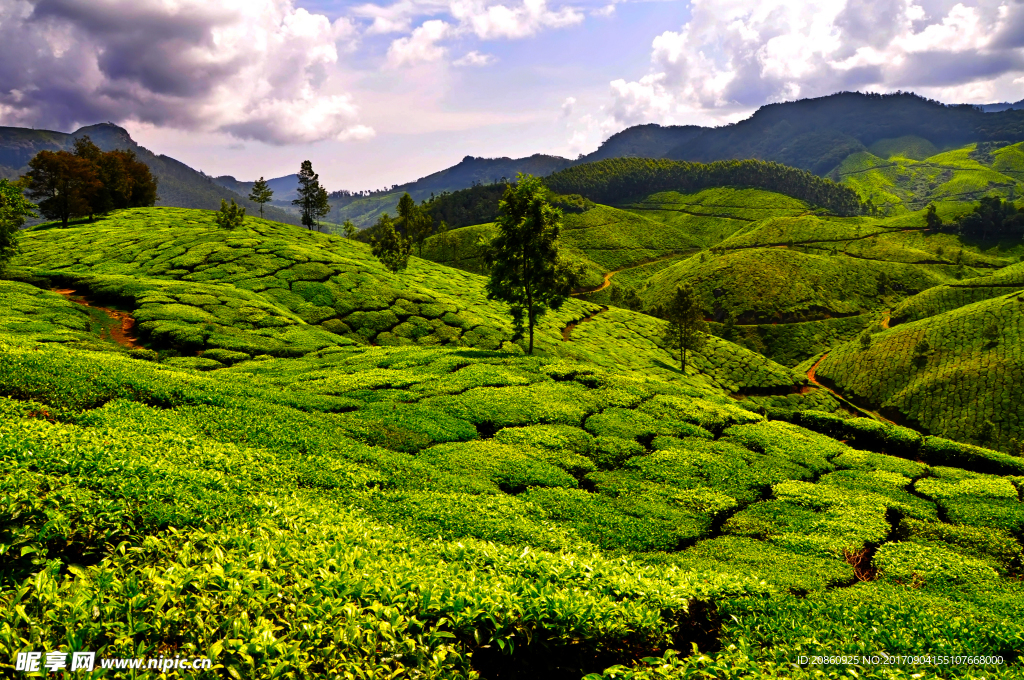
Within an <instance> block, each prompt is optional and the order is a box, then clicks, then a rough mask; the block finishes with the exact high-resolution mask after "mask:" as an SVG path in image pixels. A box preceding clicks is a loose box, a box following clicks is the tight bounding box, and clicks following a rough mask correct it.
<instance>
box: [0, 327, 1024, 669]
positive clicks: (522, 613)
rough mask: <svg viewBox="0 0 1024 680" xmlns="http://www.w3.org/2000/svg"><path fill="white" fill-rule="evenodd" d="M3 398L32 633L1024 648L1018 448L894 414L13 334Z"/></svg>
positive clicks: (25, 613)
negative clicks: (778, 416) (791, 415)
mask: <svg viewBox="0 0 1024 680" xmlns="http://www.w3.org/2000/svg"><path fill="white" fill-rule="evenodd" d="M586 326H587V324H581V326H580V327H579V328H584V327H586ZM577 330H578V329H577ZM0 414H2V417H0V460H2V461H3V465H0V485H2V488H3V489H4V495H3V499H4V501H3V504H2V505H0V513H2V516H3V518H4V526H7V527H13V529H7V530H5V538H4V542H5V543H6V544H9V545H11V546H12V547H11V549H10V550H8V551H7V552H5V557H4V558H3V559H2V560H0V573H3V575H4V580H5V582H9V583H19V584H22V585H20V586H19V587H18V588H16V589H13V588H12V589H4V590H3V591H0V630H2V631H3V632H2V633H0V635H3V640H4V644H5V646H6V647H7V648H8V649H9V650H10V651H11V652H12V653H14V652H19V651H23V650H28V649H33V648H34V649H39V648H46V649H50V650H52V649H60V650H67V651H77V650H80V649H91V650H98V651H99V656H100V657H101V658H102V657H138V656H156V655H159V654H165V655H166V654H167V653H169V650H168V648H167V645H168V644H171V643H169V642H168V641H173V645H174V647H173V652H174V653H176V654H180V655H181V656H186V657H187V656H209V657H211V658H212V659H213V662H214V664H215V665H216V668H215V673H214V675H231V676H235V675H237V676H239V677H245V678H253V679H257V680H260V679H262V678H271V677H281V676H282V675H287V674H290V673H291V674H295V675H297V676H313V675H315V676H329V677H342V676H344V675H345V674H350V675H352V676H353V677H374V676H377V677H381V676H384V675H390V676H392V677H424V676H425V677H433V678H439V679H445V680H447V679H455V678H464V679H466V680H475V679H477V678H532V677H544V676H559V677H582V676H584V675H585V674H587V673H591V672H594V673H598V674H602V675H604V676H605V677H609V678H612V677H623V676H624V675H626V674H628V673H635V674H634V675H631V676H628V677H635V678H652V679H653V678H657V677H666V674H670V675H669V677H680V678H688V677H701V676H703V677H707V676H713V677H736V678H739V677H778V676H779V675H780V674H781V675H783V676H784V677H788V678H811V677H820V676H819V675H816V673H818V672H820V670H821V669H820V668H816V667H810V666H806V665H805V666H803V667H800V666H799V665H798V666H794V665H793V664H794V663H796V661H795V660H796V659H797V657H798V656H799V655H800V654H804V655H808V656H814V655H818V654H843V655H849V654H858V655H864V654H867V655H875V654H879V655H880V654H881V653H882V652H885V653H887V654H893V655H921V654H936V655H953V654H961V653H968V652H969V653H970V654H972V655H977V656H984V657H988V656H999V657H1002V659H1003V661H1002V663H1001V664H999V665H996V664H992V663H989V665H986V666H985V667H984V668H978V667H974V669H975V670H978V671H980V672H983V673H984V674H985V677H990V678H992V677H994V678H1010V677H1015V676H1016V675H1019V673H1020V672H1021V669H1022V667H1021V657H1022V656H1024V648H1022V647H1021V640H1022V639H1024V628H1022V626H1021V621H1024V608H1022V603H1024V590H1022V586H1021V582H1020V581H1019V580H1018V579H1017V578H1015V577H1016V576H1017V575H1018V574H1019V573H1020V570H1021V545H1020V542H1019V541H1020V539H1021V537H1022V536H1024V510H1022V507H1024V506H1022V504H1021V503H1020V501H1019V500H1018V498H1017V494H1019V492H1020V491H1021V488H1022V486H1024V485H1022V480H1024V478H1022V477H1019V476H1018V477H1015V476H1012V474H1016V475H1021V474H1022V473H1024V464H1022V463H1021V461H1020V460H1019V459H1015V458H1010V457H1008V456H1002V457H1000V456H999V455H998V454H995V453H992V452H986V451H978V450H974V449H970V448H969V447H963V446H958V445H955V444H953V443H952V442H943V441H941V440H935V439H929V440H921V438H920V437H919V436H918V435H916V434H913V433H908V432H905V431H901V430H899V429H898V428H882V427H881V426H879V425H878V424H877V423H873V422H870V421H869V422H867V423H865V422H862V421H843V420H842V419H839V418H832V419H831V420H830V419H828V418H823V417H821V416H816V417H814V418H810V417H809V420H807V424H808V425H809V426H810V427H813V428H816V429H819V430H828V429H829V428H834V427H837V425H838V424H842V426H843V427H844V428H846V430H844V433H843V437H844V438H845V439H848V440H849V441H858V442H860V443H861V445H862V446H865V447H867V446H874V448H875V449H876V450H858V449H855V448H851V447H850V446H849V445H847V444H843V443H841V442H840V441H838V440H836V439H834V438H831V437H830V436H827V435H826V434H822V433H820V432H817V431H814V430H813V429H805V428H803V427H800V426H798V425H794V424H790V423H787V422H783V421H778V420H766V419H765V418H764V417H763V416H762V415H758V414H756V413H752V412H750V411H748V410H745V409H741V408H738V407H737V406H736V405H734V403H733V402H731V401H730V400H728V399H727V398H725V397H721V396H716V395H713V394H709V393H708V392H706V391H699V390H694V389H693V388H689V387H686V386H684V385H681V384H679V382H678V381H663V380H660V379H657V378H655V377H651V376H640V375H637V374H624V373H622V372H619V371H616V370H606V369H601V368H597V367H595V366H593V365H592V364H587V363H575V362H569V361H564V360H557V359H546V358H542V357H534V358H530V357H523V356H517V355H513V354H508V353H501V352H488V351H483V350H476V349H470V348H445V347H436V346H435V347H423V346H416V347H413V346H407V347H368V346H366V345H355V344H351V345H346V346H340V345H339V346H335V347H331V348H329V349H327V350H326V351H323V352H320V353H317V354H307V355H305V356H303V357H301V358H267V359H262V360H255V359H254V360H245V361H242V362H240V363H237V364H236V365H234V366H232V367H230V368H225V369H222V370H217V371H214V372H209V373H198V372H195V371H191V370H185V369H181V368H176V367H173V366H168V365H161V364H153V363H149V362H144V361H138V360H133V359H130V358H128V357H126V356H123V355H119V354H117V353H111V352H107V353H96V352H87V351H83V350H79V349H69V348H65V347H60V346H55V345H53V344H43V345H39V344H38V343H34V342H32V343H27V344H26V343H25V342H24V341H23V340H20V339H18V338H16V337H14V336H12V335H10V334H3V335H0ZM915 437H916V439H915ZM874 442H878V443H879V444H880V446H875V445H874V444H873V443H874ZM897 444H899V445H897ZM878 449H887V450H888V451H889V453H890V454H896V455H885V454H882V453H879V452H878ZM900 455H905V456H907V457H908V458H922V459H923V460H924V461H925V462H923V463H922V462H916V461H914V460H910V459H908V458H901V457H898V456H900ZM993 470H994V471H995V473H993ZM1008 473H1009V474H1008ZM13 518H17V522H16V523H15V522H14V521H13ZM97 612H99V613H98V614H97ZM954 614H955V615H954ZM183 620H187V621H189V622H190V624H189V625H188V626H182V625H181V621H183ZM921 630H927V631H928V634H927V635H921V634H917V633H915V632H914V631H921ZM694 646H696V651H697V652H698V653H692V652H693V651H694ZM12 658H13V655H9V656H8V657H6V658H4V659H0V664H2V667H3V668H4V669H10V668H11V667H12V661H11V659H12ZM619 665H622V666H624V667H618V666H619ZM628 669H632V670H628ZM851 669H853V670H855V671H856V672H858V674H860V675H861V676H862V677H872V676H874V677H887V678H896V677H906V676H907V675H908V674H909V673H917V672H920V666H919V665H918V666H913V665H909V664H902V665H898V667H895V668H894V667H886V668H885V669H884V670H885V672H880V671H879V669H878V667H877V666H872V665H870V664H867V663H854V664H853V665H851V666H849V667H844V668H843V669H842V670H841V672H842V673H848V671H849V670H851ZM830 670H831V669H830ZM928 670H929V673H930V674H931V675H932V676H933V677H947V678H953V677H957V678H959V677H965V675H964V671H963V668H962V667H960V666H951V665H936V666H930V667H929V668H928ZM12 672H13V671H12ZM839 672H840V671H836V673H835V674H833V677H839V675H838V673H839ZM211 677H212V676H211ZM979 677H980V676H979Z"/></svg>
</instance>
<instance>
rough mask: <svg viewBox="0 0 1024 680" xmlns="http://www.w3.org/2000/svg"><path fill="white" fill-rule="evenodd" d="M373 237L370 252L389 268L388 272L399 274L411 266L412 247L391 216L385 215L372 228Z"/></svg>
mask: <svg viewBox="0 0 1024 680" xmlns="http://www.w3.org/2000/svg"><path fill="white" fill-rule="evenodd" d="M371 230H372V232H373V236H372V237H371V238H370V244H371V247H370V250H371V252H372V253H373V256H374V257H376V258H377V259H378V260H380V262H381V264H383V265H384V266H385V267H387V269H388V271H390V272H392V273H394V274H397V273H398V272H399V271H400V270H402V269H405V268H406V267H407V266H409V255H410V252H411V250H412V245H411V244H410V243H409V239H407V238H405V237H404V236H403V235H402V234H401V233H400V232H399V231H398V230H397V229H395V221H394V220H393V219H391V216H390V215H388V214H387V213H384V214H383V215H381V216H380V217H379V218H378V219H377V223H376V224H374V225H373V226H372V227H371Z"/></svg>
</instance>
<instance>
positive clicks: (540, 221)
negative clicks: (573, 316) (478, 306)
mask: <svg viewBox="0 0 1024 680" xmlns="http://www.w3.org/2000/svg"><path fill="white" fill-rule="evenodd" d="M499 210H500V214H499V216H498V218H497V220H496V225H497V228H498V233H497V235H495V237H494V238H493V239H492V240H491V242H490V244H489V245H488V246H487V250H486V252H485V254H484V260H485V261H486V262H487V266H488V267H489V268H490V272H491V276H490V280H489V281H488V282H487V297H488V299H497V300H501V301H503V302H506V303H508V304H509V305H510V311H511V313H512V319H513V321H514V323H515V328H516V334H517V336H518V335H521V333H522V331H523V322H524V316H525V323H526V326H527V328H528V329H529V333H530V343H529V348H528V349H527V352H528V353H529V354H533V329H534V326H535V325H536V323H537V319H538V317H540V316H541V315H542V314H544V312H545V311H547V310H548V309H554V310H557V309H558V308H560V307H561V306H562V304H563V303H564V302H565V300H566V298H567V297H568V295H569V292H570V291H571V290H572V289H573V288H574V287H575V279H576V276H575V275H574V273H573V272H572V271H570V270H568V269H567V268H566V267H565V266H564V265H563V264H562V263H561V262H560V261H559V257H558V234H559V230H560V228H561V224H560V222H561V217H562V215H561V212H559V211H558V210H556V209H554V208H552V207H551V206H550V205H549V204H548V202H547V201H546V200H545V199H544V197H543V196H542V192H541V183H540V180H539V179H538V178H536V177H532V176H529V175H523V174H520V175H519V176H518V177H517V178H516V184H514V185H509V186H508V187H507V188H506V189H505V194H504V196H503V197H502V200H501V203H500V204H499Z"/></svg>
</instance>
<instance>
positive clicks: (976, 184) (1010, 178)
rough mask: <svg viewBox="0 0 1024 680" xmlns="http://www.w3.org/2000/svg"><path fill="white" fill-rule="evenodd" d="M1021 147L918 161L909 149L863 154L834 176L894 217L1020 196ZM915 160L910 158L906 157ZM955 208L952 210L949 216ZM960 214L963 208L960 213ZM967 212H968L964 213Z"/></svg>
mask: <svg viewBox="0 0 1024 680" xmlns="http://www.w3.org/2000/svg"><path fill="white" fill-rule="evenodd" d="M1021 144H1022V143H1018V144H1014V145H1011V146H1004V147H1000V148H997V147H994V146H993V145H992V144H991V143H984V144H980V145H979V144H970V145H968V146H965V147H962V148H959V149H954V150H951V151H945V152H942V153H937V154H935V155H931V156H929V157H927V158H923V159H916V156H917V154H914V153H913V151H911V150H910V149H904V148H898V147H900V146H906V145H895V146H894V147H893V148H891V149H888V148H879V149H875V150H876V151H879V152H880V153H885V152H886V151H888V152H890V153H891V154H892V155H890V156H884V155H883V156H877V155H875V154H874V153H870V152H867V151H862V152H859V153H854V154H851V155H850V156H848V157H847V158H846V159H845V160H844V161H843V162H842V163H841V164H840V165H839V167H838V168H836V170H835V171H834V173H833V176H834V177H835V179H837V181H840V182H842V183H843V184H845V185H847V186H849V187H851V188H853V189H855V190H856V191H857V193H858V194H860V196H861V198H862V199H864V200H867V199H871V201H872V203H874V205H875V206H877V207H879V208H883V209H885V210H888V211H893V212H894V213H900V212H904V211H907V210H910V211H913V210H920V209H921V208H924V207H925V206H927V205H928V204H929V203H932V202H935V203H942V202H947V203H948V202H956V201H977V200H978V199H980V198H981V197H982V196H986V195H990V194H998V195H1000V196H1003V197H1006V196H1011V195H1020V192H1021V188H1020V187H1019V186H1018V184H1019V183H1020V182H1021V181H1022V180H1024V172H1022V171H1021V168H1022V167H1024V165H1022V164H1024V161H1022V158H1024V151H1022V150H1021ZM908 153H909V154H911V155H907V154H908ZM953 207H954V206H948V207H947V208H946V210H950V209H952V208H953ZM961 210H963V208H962V207H961ZM963 212H966V210H963Z"/></svg>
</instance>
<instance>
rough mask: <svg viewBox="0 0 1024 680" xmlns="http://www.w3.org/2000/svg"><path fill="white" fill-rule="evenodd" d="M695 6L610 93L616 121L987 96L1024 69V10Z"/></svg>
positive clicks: (700, 0) (904, 0)
mask: <svg viewBox="0 0 1024 680" xmlns="http://www.w3.org/2000/svg"><path fill="white" fill-rule="evenodd" d="M691 8H692V12H691V18H690V20H689V21H688V22H687V23H686V24H684V25H683V27H682V28H681V30H679V31H665V32H664V33H662V34H661V35H659V36H657V37H656V38H654V40H653V41H652V45H651V61H652V69H651V72H650V73H648V74H647V75H645V76H643V77H641V78H639V79H637V80H633V81H627V80H626V79H619V80H615V81H613V82H612V83H611V99H612V103H611V105H610V106H609V112H610V113H611V115H612V116H613V117H614V119H615V121H616V122H617V123H618V124H619V125H620V126H621V125H629V124H634V123H638V122H651V121H658V122H665V123H673V122H705V121H706V120H707V119H708V118H709V117H710V118H713V119H719V120H720V119H722V118H723V117H724V118H728V117H730V116H733V117H741V116H742V115H746V114H747V113H749V112H750V110H752V109H753V108H756V107H757V106H759V105H761V104H764V103H766V102H772V101H781V100H786V99H795V98H801V97H815V96H822V95H825V94H830V93H832V92H835V91H837V90H855V89H860V90H875V91H890V90H896V89H904V90H907V89H913V90H916V91H918V92H921V93H923V94H926V95H929V96H937V95H940V94H946V95H949V94H951V93H957V94H960V93H962V94H965V95H974V96H985V93H986V92H989V91H992V92H994V91H995V89H996V88H995V87H994V86H993V85H992V84H993V83H996V82H999V83H1002V82H1003V81H1004V80H1006V79H1007V77H1012V74H1016V73H1019V72H1021V71H1024V3H1021V2H1020V1H1019V0H1013V1H1010V2H1007V1H1006V0H978V1H977V2H975V3H963V2H959V3H955V4H954V3H952V2H948V1H944V0H830V1H826V2H821V1H820V0H758V1H757V2H751V1H750V0H693V2H692V3H691ZM1014 82H1016V81H1014ZM985 83H988V84H989V85H988V86H987V87H986V86H985V85H984V84H985Z"/></svg>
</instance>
